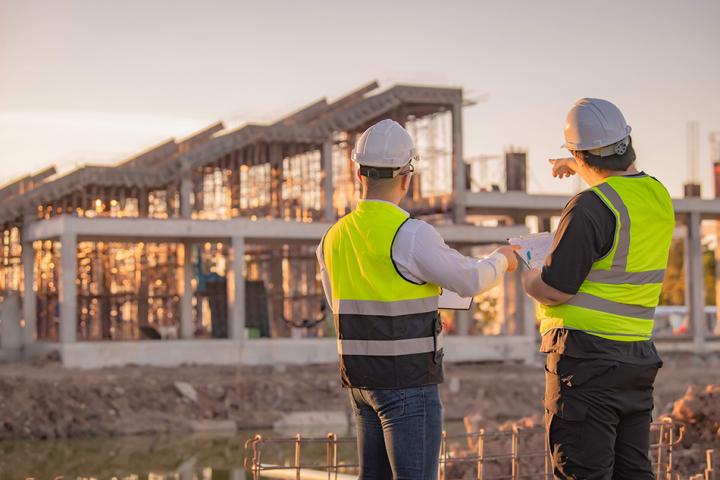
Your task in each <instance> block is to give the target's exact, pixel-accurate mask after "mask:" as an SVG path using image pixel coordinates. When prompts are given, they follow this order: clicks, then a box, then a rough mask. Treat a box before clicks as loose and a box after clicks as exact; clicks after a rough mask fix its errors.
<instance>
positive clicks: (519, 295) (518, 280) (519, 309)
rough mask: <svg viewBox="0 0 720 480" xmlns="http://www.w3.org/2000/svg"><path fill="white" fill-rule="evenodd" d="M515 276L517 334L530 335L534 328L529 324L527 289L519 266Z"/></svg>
mask: <svg viewBox="0 0 720 480" xmlns="http://www.w3.org/2000/svg"><path fill="white" fill-rule="evenodd" d="M513 276H514V277H515V282H514V285H513V286H514V288H515V334H516V335H528V334H531V333H532V328H530V329H528V328H527V327H528V325H527V323H528V322H527V308H526V302H525V301H526V299H527V296H526V295H525V289H523V285H522V275H521V270H520V269H519V268H518V269H517V270H516V271H515V272H514V273H513Z"/></svg>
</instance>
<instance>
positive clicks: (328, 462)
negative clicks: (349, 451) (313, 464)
mask: <svg viewBox="0 0 720 480" xmlns="http://www.w3.org/2000/svg"><path fill="white" fill-rule="evenodd" d="M325 439H326V442H325V466H326V468H327V478H328V480H332V439H333V434H332V433H328V434H327V437H325Z"/></svg>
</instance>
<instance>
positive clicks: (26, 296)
mask: <svg viewBox="0 0 720 480" xmlns="http://www.w3.org/2000/svg"><path fill="white" fill-rule="evenodd" d="M22 264H23V309H22V310H23V311H22V313H23V319H24V320H25V328H24V329H23V344H24V345H28V344H30V343H32V342H34V341H35V338H36V337H37V293H36V292H35V288H34V284H35V250H34V249H33V244H32V242H23V244H22Z"/></svg>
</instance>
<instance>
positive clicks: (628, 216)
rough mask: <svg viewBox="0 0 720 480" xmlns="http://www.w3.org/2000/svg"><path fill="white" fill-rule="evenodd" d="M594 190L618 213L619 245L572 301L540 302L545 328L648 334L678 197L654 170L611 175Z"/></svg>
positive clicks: (625, 337)
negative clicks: (643, 173)
mask: <svg viewBox="0 0 720 480" xmlns="http://www.w3.org/2000/svg"><path fill="white" fill-rule="evenodd" d="M592 191H593V192H594V193H595V194H596V195H598V197H600V199H602V200H603V202H605V204H606V205H607V206H608V208H609V209H610V210H611V211H612V212H613V213H614V214H615V217H616V229H615V241H614V243H613V247H612V249H611V251H610V252H609V253H608V255H607V256H606V257H604V258H602V259H599V260H598V261H596V262H595V263H594V264H593V267H592V269H591V270H590V272H589V274H588V276H587V277H586V279H585V281H584V282H583V284H582V285H581V286H580V289H579V291H578V293H577V294H576V295H575V296H573V297H572V298H571V299H570V300H569V301H568V302H566V303H564V304H562V305H557V306H543V305H540V306H539V307H538V317H539V319H540V321H541V322H540V330H541V332H542V333H543V334H544V333H546V332H548V331H549V330H551V329H553V328H568V329H572V330H580V331H583V332H585V333H589V334H592V335H596V336H600V337H603V338H607V339H610V340H616V341H639V340H647V339H649V338H651V336H652V330H653V324H654V322H653V318H654V316H655V307H656V306H657V304H658V300H659V296H660V291H661V288H662V281H663V278H664V275H665V267H666V266H667V258H668V252H669V248H670V242H671V241H672V233H673V229H674V213H673V209H672V201H671V200H670V196H669V195H668V193H667V191H666V190H665V187H663V186H662V184H661V183H660V182H658V181H657V180H655V179H654V178H652V177H649V176H640V177H638V176H634V177H633V176H631V177H610V178H608V179H607V180H606V181H605V182H604V183H602V184H600V185H598V186H596V187H594V188H593V189H592ZM633 222H638V223H633Z"/></svg>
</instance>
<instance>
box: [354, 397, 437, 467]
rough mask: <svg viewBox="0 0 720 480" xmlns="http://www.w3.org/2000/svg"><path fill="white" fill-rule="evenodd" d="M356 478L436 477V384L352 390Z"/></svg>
mask: <svg viewBox="0 0 720 480" xmlns="http://www.w3.org/2000/svg"><path fill="white" fill-rule="evenodd" d="M350 404H351V405H352V410H353V413H354V414H355V420H356V424H357V446H358V458H359V459H360V475H359V477H358V479H359V480H436V479H437V477H438V457H439V454H440V442H441V438H442V402H441V401H440V390H439V388H438V386H437V385H426V386H422V387H410V388H400V389H387V390H368V389H360V388H351V389H350Z"/></svg>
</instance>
